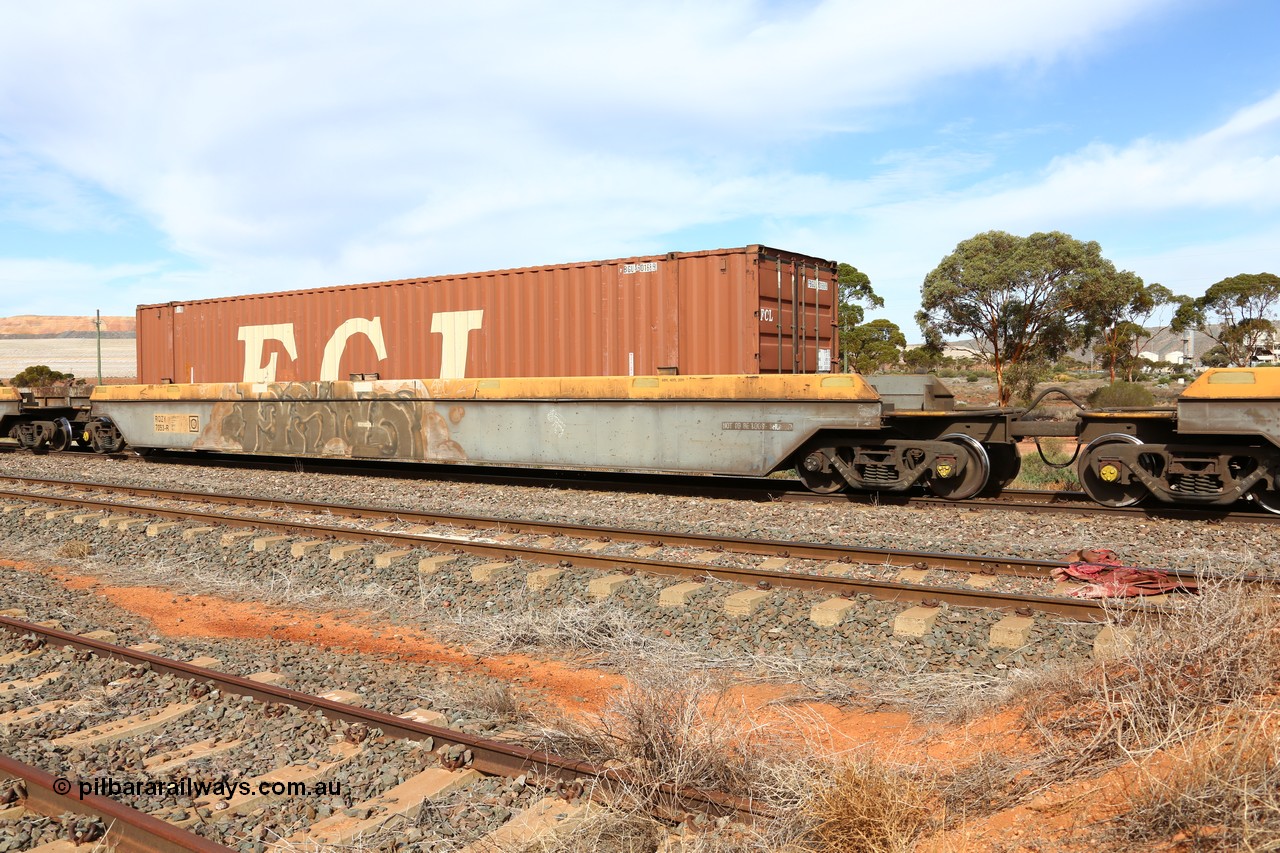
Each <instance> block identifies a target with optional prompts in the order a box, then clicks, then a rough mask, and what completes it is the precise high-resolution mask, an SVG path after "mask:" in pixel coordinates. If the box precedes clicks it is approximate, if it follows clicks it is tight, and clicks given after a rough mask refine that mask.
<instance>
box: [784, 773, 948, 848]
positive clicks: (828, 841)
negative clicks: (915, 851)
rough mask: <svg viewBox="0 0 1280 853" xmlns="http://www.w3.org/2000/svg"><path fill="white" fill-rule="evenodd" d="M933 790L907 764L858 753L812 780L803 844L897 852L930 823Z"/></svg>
mask: <svg viewBox="0 0 1280 853" xmlns="http://www.w3.org/2000/svg"><path fill="white" fill-rule="evenodd" d="M930 800H931V789H930V786H929V785H928V784H926V783H924V782H922V781H921V780H920V779H919V778H918V775H917V774H916V773H915V772H913V771H912V770H910V769H907V768H900V767H895V766H893V765H889V764H885V763H883V762H880V761H877V760H875V759H872V758H867V757H860V758H857V759H855V760H854V761H852V762H850V763H847V764H845V765H843V766H841V767H838V768H836V769H835V771H834V773H833V774H832V775H831V776H829V777H828V778H826V779H825V780H823V781H821V782H819V783H818V784H816V785H815V787H814V789H813V791H812V794H811V796H810V798H809V801H808V802H807V803H805V808H804V811H805V812H806V813H807V814H809V815H810V816H811V817H812V819H813V821H814V825H813V828H812V829H811V831H810V832H809V833H808V838H807V839H806V840H807V841H810V842H811V843H810V844H806V845H805V846H808V847H816V849H819V850H828V851H835V852H836V853H862V852H863V851H875V853H880V852H881V851H883V853H895V851H903V850H908V849H910V847H911V845H912V842H913V841H914V840H915V839H916V838H917V837H918V836H919V835H921V834H922V833H923V832H924V830H925V829H926V828H928V827H929V826H930V825H931V823H932V817H931V806H930Z"/></svg>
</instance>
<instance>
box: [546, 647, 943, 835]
mask: <svg viewBox="0 0 1280 853" xmlns="http://www.w3.org/2000/svg"><path fill="white" fill-rule="evenodd" d="M629 682H630V684H631V686H630V687H629V688H627V689H626V690H624V691H623V692H622V693H621V694H620V695H619V696H617V697H616V698H615V699H614V700H613V701H612V702H611V703H610V705H609V706H608V708H606V710H605V711H604V712H603V713H602V714H601V715H600V716H598V717H595V718H590V719H587V720H579V719H576V718H565V719H561V720H559V721H557V722H556V723H555V725H554V726H552V727H549V728H547V729H544V731H543V740H542V744H541V746H543V747H544V748H546V749H548V750H550V751H552V752H556V753H559V754H561V755H567V756H572V757H577V758H581V759H584V760H587V761H591V762H593V763H595V764H603V765H606V766H609V767H611V768H615V769H616V770H617V771H618V772H619V774H620V776H621V777H622V778H623V779H624V781H623V782H622V783H621V784H619V785H617V786H616V787H615V788H614V789H613V790H612V791H611V792H610V795H609V797H608V806H609V809H610V810H611V811H610V814H612V817H611V818H609V819H608V820H606V822H605V824H602V826H603V827H604V828H603V829H599V830H596V831H595V835H591V836H586V835H583V834H582V832H586V830H583V831H582V832H575V836H574V838H575V839H577V838H579V837H582V838H586V837H591V838H595V839H603V838H606V837H615V838H616V837H625V838H627V839H633V840H634V839H638V838H639V837H641V836H643V835H645V834H646V833H647V832H649V829H646V827H650V824H649V823H647V822H646V821H648V820H651V819H649V818H645V817H643V816H644V815H646V814H648V813H650V811H651V810H653V809H654V808H655V807H656V808H657V809H658V811H659V812H661V811H663V808H664V807H665V806H668V805H670V804H671V803H670V799H669V793H668V792H669V791H670V790H672V789H673V788H675V789H679V788H686V789H688V788H691V789H700V790H706V791H720V792H725V793H729V794H735V795H739V796H744V797H749V798H750V799H751V800H752V802H753V803H755V804H756V805H757V806H758V807H759V808H760V810H761V812H762V813H763V814H765V815H767V817H763V818H761V819H759V820H757V821H756V822H755V823H754V824H753V825H751V826H743V825H728V826H725V825H721V824H720V823H716V824H713V823H712V822H711V821H710V820H709V819H707V820H705V821H704V820H703V819H701V818H699V820H698V821H697V822H696V823H698V824H700V825H701V826H702V831H700V832H695V833H692V834H689V835H686V836H684V837H682V839H681V842H680V845H679V848H678V849H680V850H687V851H696V853H729V851H748V850H752V851H754V850H788V851H795V853H802V852H807V851H813V853H817V851H845V850H847V851H873V853H874V851H884V853H891V851H897V850H901V849H905V847H906V846H907V844H908V843H909V841H910V840H911V839H912V838H915V837H917V836H918V835H919V834H920V833H921V832H922V831H923V830H924V829H925V828H926V827H928V826H929V825H930V819H929V815H930V811H929V797H930V792H931V791H932V787H931V785H930V784H929V783H928V782H927V781H925V780H924V779H922V777H921V775H920V774H919V773H918V772H917V771H915V770H913V769H908V768H901V767H897V766H893V765H889V764H885V763H882V762H880V761H878V760H877V759H875V758H872V757H865V756H864V757H860V758H858V759H856V760H854V761H852V762H846V761H837V760H832V759H829V758H819V757H817V756H818V754H819V753H820V752H821V751H822V750H821V749H820V748H818V747H817V746H816V745H815V744H812V743H806V742H803V741H802V740H801V739H800V738H799V736H798V731H797V730H798V729H801V728H803V724H801V723H800V722H799V721H797V722H796V724H794V725H791V724H788V725H781V726H779V725H774V726H768V727H766V726H763V725H760V724H757V723H755V722H754V721H752V720H751V719H750V718H749V717H748V716H747V715H746V713H745V712H744V710H743V709H742V707H741V706H739V705H736V704H734V703H732V702H731V701H729V700H728V698H727V696H726V691H725V688H724V685H722V684H719V683H717V682H715V681H713V679H712V677H711V675H710V674H708V673H705V672H693V673H690V672H688V671H680V670H676V669H674V668H671V667H667V668H662V669H645V670H641V671H639V672H633V673H631V674H630V678H629ZM624 830H625V831H624ZM595 843H596V842H595V841H593V842H592V844H591V845H588V846H586V847H576V848H575V850H576V851H579V853H580V851H582V850H584V849H585V850H595V849H600V850H606V849H615V848H614V847H610V846H609V845H608V844H604V843H601V845H600V846H599V847H597V846H593V845H594V844H595ZM628 843H630V842H628ZM564 849H566V850H567V849H568V848H567V847H566V848H564ZM617 849H624V850H625V849H634V848H632V847H629V846H627V844H623V843H620V842H619V843H618V845H617Z"/></svg>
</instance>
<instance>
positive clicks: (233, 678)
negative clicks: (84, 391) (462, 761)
mask: <svg viewBox="0 0 1280 853" xmlns="http://www.w3.org/2000/svg"><path fill="white" fill-rule="evenodd" d="M0 629H4V630H6V631H8V632H9V633H11V634H17V635H19V636H22V635H27V634H35V635H37V636H39V637H42V638H44V640H45V641H46V642H51V643H54V644H57V645H61V646H70V647H72V648H76V649H80V650H81V651H88V652H92V653H94V654H98V655H105V656H108V657H111V658H114V659H115V660H120V661H124V662H127V663H130V664H133V665H135V666H147V667H149V668H151V669H152V670H154V671H156V672H161V673H165V674H168V675H174V676H176V677H178V678H189V679H194V680H195V681H198V682H200V683H205V682H212V683H213V684H214V685H215V686H216V687H217V688H218V689H219V690H222V691H225V692H227V693H232V694H235V695H237V696H250V697H252V698H254V699H256V700H258V701H259V702H264V703H272V702H276V703H284V704H288V705H292V706H294V707H296V708H302V709H306V710H318V711H321V712H322V713H323V714H324V715H325V716H326V717H330V718H332V719H339V720H345V721H347V722H350V723H360V724H362V725H365V726H368V727H369V728H371V729H375V728H376V729H380V730H381V731H382V733H383V734H384V735H389V736H391V737H397V738H405V739H408V740H425V739H427V738H432V742H433V746H434V745H436V744H441V743H443V744H448V745H450V746H461V747H464V748H466V749H469V750H471V754H472V757H473V764H472V766H473V767H474V768H475V769H476V770H478V771H480V772H481V773H485V774H486V775H490V776H505V777H508V778H510V777H516V776H520V775H522V774H525V773H530V772H532V773H534V774H536V775H538V776H540V777H542V778H550V779H552V780H555V781H561V782H575V781H579V780H580V779H581V777H584V776H586V777H590V778H592V779H596V780H598V781H600V782H601V783H602V784H604V785H606V786H615V785H625V784H626V783H627V781H628V776H627V774H626V773H625V771H619V770H616V769H611V768H604V767H600V766H598V765H595V764H591V763H590V762H587V761H580V760H578V759H574V758H565V757H564V756H560V755H555V754H552V753H549V752H543V751H541V750H536V749H529V748H527V747H523V746H520V745H518V744H512V743H503V742H502V741H497V740H491V739H489V738H483V737H479V736H477V735H472V734H468V733H467V732H463V731H459V730H457V729H450V728H445V727H443V726H433V725H430V724H429V723H421V722H418V721H416V720H410V719H406V718H404V717H397V716H394V715H392V714H387V713H383V712H381V711H373V710H370V709H368V708H361V707H359V706H357V705H348V704H346V703H343V702H338V701H335V700H332V699H326V698H324V697H322V696H312V695H310V694H307V693H302V692H299V691H297V690H290V689H289V688H287V687H278V686H276V685H273V684H263V683H261V682H257V681H253V680H251V679H248V678H242V677H241V676H238V675H231V674H229V673H225V672H219V671H218V670H214V669H208V668H205V667H201V666H195V665H194V664H191V663H187V662H185V661H179V660H173V659H171V658H166V657H162V656H160V655H155V654H151V653H149V652H142V651H138V650H137V649H129V648H125V647H124V646H118V645H115V644H113V643H107V642H103V641H102V640H95V639H92V638H90V637H83V636H81V635H79V634H72V633H69V632H67V631H62V630H59V629H57V628H50V627H47V626H42V625H36V624H34V623H31V622H26V621H24V620H21V619H14V618H12V617H9V616H0ZM659 787H660V791H661V794H662V795H663V798H664V799H665V800H667V801H668V802H670V803H683V804H685V805H689V806H692V807H694V808H696V809H698V810H700V811H704V812H707V813H709V814H713V815H717V816H722V815H728V814H742V815H751V814H754V815H759V814H761V813H762V812H763V811H764V810H763V809H762V808H760V807H758V806H755V805H754V804H753V803H752V801H751V800H749V799H747V798H744V797H738V796H734V795H730V794H724V793H721V792H719V791H703V790H698V789H693V788H685V787H679V786H675V785H662V786H659ZM219 849H221V848H219Z"/></svg>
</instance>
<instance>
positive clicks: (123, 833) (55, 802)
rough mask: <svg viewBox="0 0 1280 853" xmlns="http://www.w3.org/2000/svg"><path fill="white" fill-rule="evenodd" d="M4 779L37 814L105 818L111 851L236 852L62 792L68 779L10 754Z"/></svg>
mask: <svg viewBox="0 0 1280 853" xmlns="http://www.w3.org/2000/svg"><path fill="white" fill-rule="evenodd" d="M6 627H7V626H6ZM0 776H6V777H9V778H12V779H21V780H22V783H23V787H24V789H25V790H26V796H25V797H20V801H19V804H20V805H22V806H23V807H24V808H27V809H30V810H31V811H33V812H38V813H40V814H42V815H47V816H49V817H57V816H58V815H60V814H63V813H65V812H75V813H76V814H81V815H85V816H86V817H96V818H101V819H102V821H103V822H104V823H105V824H106V826H107V835H106V837H105V838H102V839H98V841H99V842H105V843H106V844H108V845H109V847H110V849H114V850H129V851H141V853H178V851H188V852H189V853H233V851H232V849H231V848H230V847H224V846H223V845H221V844H218V843H217V842H215V841H210V840H209V839H207V838H203V837H201V836H199V835H196V834H194V833H191V832H187V831H186V830H185V829H182V828H181V827H177V826H174V825H173V824H171V823H166V822H165V821H163V820H160V819H159V818H157V817H152V816H151V815H149V814H147V813H146V812H141V811H138V810H137V809H135V808H132V807H130V806H127V805H125V804H124V803H121V802H118V801H116V800H113V799H111V798H110V797H103V796H99V795H97V794H85V795H84V796H80V794H79V792H78V791H77V792H76V793H75V794H74V795H72V794H71V793H70V791H71V789H70V788H68V789H67V791H63V792H59V791H58V790H57V787H60V785H59V783H65V782H66V781H67V780H66V779H65V778H62V777H55V776H54V775H53V774H52V773H48V772H46V771H44V770H41V769H40V768H38V767H32V766H31V765H29V764H23V763H22V762H21V761H18V760H17V759H14V758H11V757H9V756H8V755H0ZM55 786H57V787H55ZM76 845H77V846H79V843H78V842H76ZM85 849H86V850H93V849H97V847H96V845H95V844H93V843H89V842H86V846H85Z"/></svg>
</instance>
